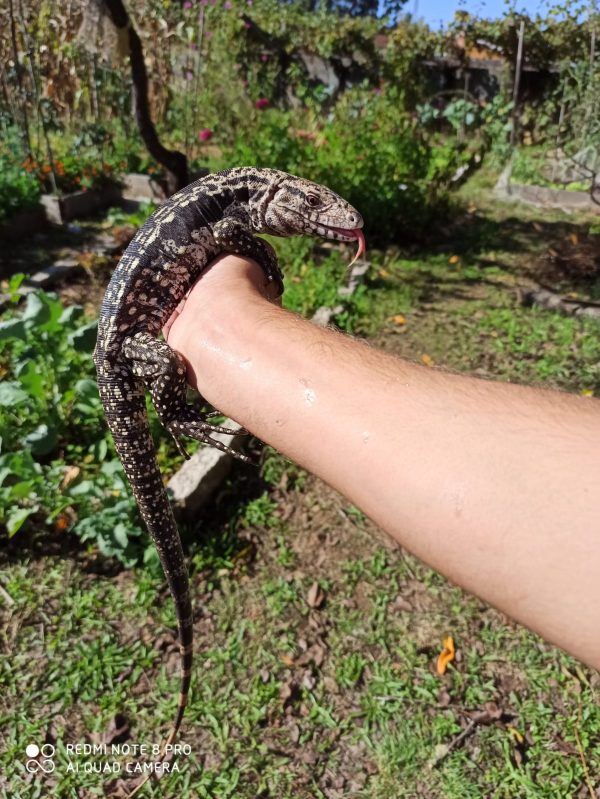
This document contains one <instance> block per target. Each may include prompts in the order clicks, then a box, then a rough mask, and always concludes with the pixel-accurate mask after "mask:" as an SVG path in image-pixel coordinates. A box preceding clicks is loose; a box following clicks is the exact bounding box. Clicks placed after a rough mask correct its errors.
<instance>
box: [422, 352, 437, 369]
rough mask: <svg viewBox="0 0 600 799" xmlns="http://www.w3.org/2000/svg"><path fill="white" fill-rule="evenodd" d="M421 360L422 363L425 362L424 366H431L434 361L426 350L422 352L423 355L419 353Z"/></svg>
mask: <svg viewBox="0 0 600 799" xmlns="http://www.w3.org/2000/svg"><path fill="white" fill-rule="evenodd" d="M421 361H422V363H424V364H425V366H433V364H434V363H435V361H434V360H433V358H432V357H431V355H428V354H427V353H426V352H424V353H423V355H421Z"/></svg>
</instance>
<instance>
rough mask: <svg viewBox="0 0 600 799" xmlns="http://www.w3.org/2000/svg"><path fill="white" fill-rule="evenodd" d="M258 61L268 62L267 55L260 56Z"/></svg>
mask: <svg viewBox="0 0 600 799" xmlns="http://www.w3.org/2000/svg"><path fill="white" fill-rule="evenodd" d="M260 60H261V61H268V60H269V56H268V55H267V53H263V54H262V55H261V57H260Z"/></svg>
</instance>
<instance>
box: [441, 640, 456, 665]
mask: <svg viewBox="0 0 600 799" xmlns="http://www.w3.org/2000/svg"><path fill="white" fill-rule="evenodd" d="M455 657H456V651H455V649H454V638H452V636H451V635H449V636H448V637H447V638H444V648H443V649H442V651H441V652H440V654H439V656H438V659H437V673H438V674H445V673H446V669H447V668H448V663H452V661H453V660H454V658H455Z"/></svg>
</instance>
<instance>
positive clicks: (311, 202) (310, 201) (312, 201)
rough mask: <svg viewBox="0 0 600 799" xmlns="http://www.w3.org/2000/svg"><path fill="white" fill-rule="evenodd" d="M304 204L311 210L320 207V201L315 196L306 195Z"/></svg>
mask: <svg viewBox="0 0 600 799" xmlns="http://www.w3.org/2000/svg"><path fill="white" fill-rule="evenodd" d="M306 204H307V205H309V206H310V207H311V208H316V207H317V206H319V205H321V200H320V199H319V198H318V197H317V195H316V194H307V195H306Z"/></svg>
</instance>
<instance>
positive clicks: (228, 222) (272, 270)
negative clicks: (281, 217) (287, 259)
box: [213, 216, 283, 294]
mask: <svg viewBox="0 0 600 799" xmlns="http://www.w3.org/2000/svg"><path fill="white" fill-rule="evenodd" d="M213 235H214V237H215V241H216V242H217V244H218V245H219V246H220V247H222V248H223V250H225V251H226V252H230V253H233V254H235V255H243V256H244V257H246V258H252V259H253V260H254V261H256V262H257V263H258V264H259V265H260V266H261V267H262V270H263V271H264V273H265V275H266V277H267V280H269V281H272V280H274V281H276V282H277V284H278V286H279V293H280V294H282V293H283V274H282V273H281V269H280V268H279V263H278V261H277V253H276V252H275V250H274V249H273V247H271V245H270V244H269V242H268V241H265V240H264V239H259V238H257V237H256V236H255V235H254V234H253V232H252V230H251V228H250V227H249V225H247V224H246V223H245V222H244V221H242V220H241V219H239V218H238V217H235V216H226V217H224V218H223V219H221V220H220V221H219V222H217V223H216V224H215V225H214V226H213Z"/></svg>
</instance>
